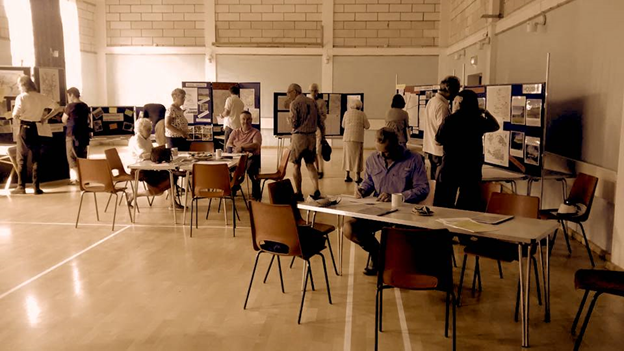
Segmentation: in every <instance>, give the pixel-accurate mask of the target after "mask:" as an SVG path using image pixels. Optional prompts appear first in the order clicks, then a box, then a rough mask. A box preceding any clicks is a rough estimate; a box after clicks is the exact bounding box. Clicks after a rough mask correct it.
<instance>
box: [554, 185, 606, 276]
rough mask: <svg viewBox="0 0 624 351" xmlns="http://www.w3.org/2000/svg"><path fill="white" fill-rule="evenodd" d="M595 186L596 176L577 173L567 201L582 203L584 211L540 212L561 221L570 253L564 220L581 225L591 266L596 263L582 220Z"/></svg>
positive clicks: (594, 191) (588, 211)
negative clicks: (573, 212) (564, 212)
mask: <svg viewBox="0 0 624 351" xmlns="http://www.w3.org/2000/svg"><path fill="white" fill-rule="evenodd" d="M597 186H598V178H596V177H594V176H590V175H588V174H585V173H579V174H577V176H576V179H575V180H574V184H572V189H570V195H568V199H567V201H568V202H570V203H572V204H581V205H584V206H585V207H586V209H585V212H582V213H581V214H578V215H576V214H559V213H557V211H556V210H546V211H544V212H542V214H543V217H544V219H556V220H557V221H559V223H561V228H562V229H563V234H564V237H565V240H566V244H567V246H568V252H569V253H572V248H571V247H570V238H569V235H568V229H567V225H566V222H572V223H576V224H578V225H579V226H580V227H581V231H582V233H583V239H585V248H586V249H587V256H589V261H590V262H591V265H592V267H596V263H595V262H594V256H593V255H592V252H591V249H590V248H589V241H588V240H587V235H586V234H585V227H583V222H585V221H586V220H587V219H588V218H589V214H590V212H591V207H592V204H593V202H594V195H595V194H596V188H597ZM555 233H556V232H555Z"/></svg>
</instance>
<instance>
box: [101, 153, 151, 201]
mask: <svg viewBox="0 0 624 351" xmlns="http://www.w3.org/2000/svg"><path fill="white" fill-rule="evenodd" d="M104 155H105V156H106V161H108V165H109V166H110V168H111V172H113V171H117V174H115V173H112V174H113V183H114V184H115V185H117V183H124V182H125V183H126V184H125V187H126V188H128V182H132V181H133V180H134V177H133V176H132V175H131V174H128V172H126V169H125V167H124V165H123V162H121V158H120V157H119V153H118V152H117V149H116V148H113V149H107V150H104ZM130 184H132V183H130ZM130 189H131V190H132V194H133V195H134V196H136V193H135V192H134V187H133V186H130ZM112 196H113V195H112V194H111V195H109V196H108V201H106V207H105V208H104V212H106V211H108V205H109V204H110V200H111V197H112ZM152 199H153V198H152ZM152 201H153V200H152ZM152 201H150V200H149V198H148V202H149V204H150V206H151V205H152ZM120 204H121V202H120Z"/></svg>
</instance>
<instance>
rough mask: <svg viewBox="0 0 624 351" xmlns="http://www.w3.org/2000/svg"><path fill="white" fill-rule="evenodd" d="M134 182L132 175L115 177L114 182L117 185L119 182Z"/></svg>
mask: <svg viewBox="0 0 624 351" xmlns="http://www.w3.org/2000/svg"><path fill="white" fill-rule="evenodd" d="M133 180H134V178H133V177H132V175H130V174H120V175H116V176H113V182H115V183H117V182H129V181H133Z"/></svg>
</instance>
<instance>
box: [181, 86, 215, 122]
mask: <svg viewBox="0 0 624 351" xmlns="http://www.w3.org/2000/svg"><path fill="white" fill-rule="evenodd" d="M182 89H184V91H186V99H185V100H184V106H183V109H184V116H185V117H186V120H187V122H188V123H189V124H190V125H193V124H212V123H213V106H212V84H211V83H210V82H182Z"/></svg>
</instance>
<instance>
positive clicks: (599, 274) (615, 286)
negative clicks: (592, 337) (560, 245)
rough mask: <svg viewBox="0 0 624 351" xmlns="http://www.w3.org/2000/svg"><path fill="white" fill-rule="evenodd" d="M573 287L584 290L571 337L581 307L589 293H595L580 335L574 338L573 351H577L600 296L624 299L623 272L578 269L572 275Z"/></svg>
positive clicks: (573, 332) (581, 309) (581, 310)
mask: <svg viewBox="0 0 624 351" xmlns="http://www.w3.org/2000/svg"><path fill="white" fill-rule="evenodd" d="M574 286H575V288H576V289H583V290H585V294H584V295H583V299H582V300H581V304H580V305H579V309H578V312H576V317H575V318H574V322H573V323H572V335H575V334H576V326H577V324H578V321H579V318H580V317H581V313H582V312H583V307H584V306H585V302H586V301H587V296H588V295H589V292H590V291H595V292H596V293H595V294H594V298H593V299H592V302H591V304H590V305H589V310H588V311H587V314H585V320H584V321H583V326H582V327H581V333H580V334H579V336H578V337H577V338H576V342H575V343H574V351H577V350H578V349H579V348H580V347H581V342H582V341H583V335H585V330H586V329H587V324H589V318H590V317H591V314H592V311H593V310H594V306H595V305H596V300H598V297H599V296H600V295H602V294H611V295H616V296H622V297H624V272H616V271H607V270H593V269H579V270H578V271H576V273H575V274H574Z"/></svg>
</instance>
